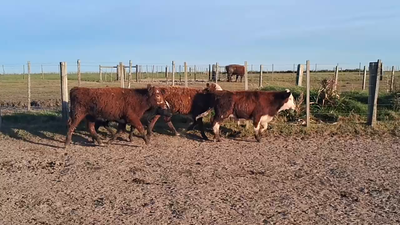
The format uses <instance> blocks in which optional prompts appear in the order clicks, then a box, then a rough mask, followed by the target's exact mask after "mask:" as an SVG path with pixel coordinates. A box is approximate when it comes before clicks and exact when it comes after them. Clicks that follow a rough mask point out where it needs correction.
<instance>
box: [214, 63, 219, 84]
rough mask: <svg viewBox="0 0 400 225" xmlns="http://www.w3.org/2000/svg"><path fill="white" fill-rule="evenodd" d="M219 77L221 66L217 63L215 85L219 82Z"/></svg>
mask: <svg viewBox="0 0 400 225" xmlns="http://www.w3.org/2000/svg"><path fill="white" fill-rule="evenodd" d="M218 75H219V65H218V62H217V63H215V83H217V82H218V77H219V76H218Z"/></svg>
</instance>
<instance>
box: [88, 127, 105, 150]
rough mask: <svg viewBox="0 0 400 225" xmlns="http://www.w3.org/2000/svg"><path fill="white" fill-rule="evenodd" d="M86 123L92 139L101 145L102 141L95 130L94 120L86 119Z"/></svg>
mask: <svg viewBox="0 0 400 225" xmlns="http://www.w3.org/2000/svg"><path fill="white" fill-rule="evenodd" d="M87 125H88V129H89V132H90V134H91V135H92V138H93V140H95V139H96V141H97V143H98V144H99V145H100V146H103V143H102V142H101V139H100V136H99V135H98V134H97V132H96V128H95V122H94V121H87Z"/></svg>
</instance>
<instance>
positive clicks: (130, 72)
mask: <svg viewBox="0 0 400 225" xmlns="http://www.w3.org/2000/svg"><path fill="white" fill-rule="evenodd" d="M131 79H132V60H129V74H128V88H131Z"/></svg>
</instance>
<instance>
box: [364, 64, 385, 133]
mask: <svg viewBox="0 0 400 225" xmlns="http://www.w3.org/2000/svg"><path fill="white" fill-rule="evenodd" d="M381 69H382V62H381V60H380V59H378V62H370V63H369V92H368V118H367V124H368V125H370V126H374V125H375V124H376V117H377V113H378V109H377V108H378V106H377V104H378V94H379V80H380V74H381V73H382V70H381Z"/></svg>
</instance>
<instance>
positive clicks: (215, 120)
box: [212, 116, 222, 142]
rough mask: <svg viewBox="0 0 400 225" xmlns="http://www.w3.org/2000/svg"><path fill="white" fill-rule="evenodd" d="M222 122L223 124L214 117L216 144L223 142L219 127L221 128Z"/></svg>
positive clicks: (213, 125)
mask: <svg viewBox="0 0 400 225" xmlns="http://www.w3.org/2000/svg"><path fill="white" fill-rule="evenodd" d="M221 122H222V120H221V119H219V118H215V116H214V120H213V123H212V127H213V132H214V141H216V142H220V141H221V137H220V133H219V126H220V124H221Z"/></svg>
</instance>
